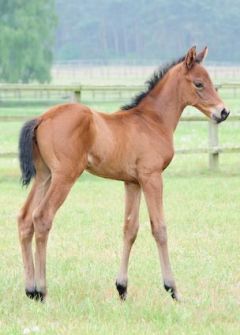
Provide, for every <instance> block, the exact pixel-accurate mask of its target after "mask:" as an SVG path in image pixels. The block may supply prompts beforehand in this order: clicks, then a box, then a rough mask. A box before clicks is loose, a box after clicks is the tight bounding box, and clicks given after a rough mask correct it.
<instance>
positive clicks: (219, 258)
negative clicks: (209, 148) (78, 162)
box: [0, 156, 240, 335]
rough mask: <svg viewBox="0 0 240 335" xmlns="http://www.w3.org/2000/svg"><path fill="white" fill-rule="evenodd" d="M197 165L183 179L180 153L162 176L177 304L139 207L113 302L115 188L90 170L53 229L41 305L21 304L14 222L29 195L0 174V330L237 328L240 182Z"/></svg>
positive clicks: (118, 229)
mask: <svg viewBox="0 0 240 335" xmlns="http://www.w3.org/2000/svg"><path fill="white" fill-rule="evenodd" d="M201 161H202V157H200V158H199V162H195V163H194V164H192V165H194V166H192V170H190V171H188V174H187V175H186V174H185V173H183V170H184V164H183V162H182V160H181V159H180V157H179V156H178V157H177V159H176V160H175V161H174V162H173V164H172V167H171V168H170V169H169V171H168V172H167V173H166V175H165V199H164V202H165V212H166V221H167V225H168V230H169V248H170V254H171V259H172V265H173V269H174V273H175V276H176V279H177V284H178V287H179V290H180V292H181V295H182V298H183V302H182V303H181V304H176V303H174V302H173V301H172V300H171V298H170V297H169V296H168V295H167V294H166V293H165V291H164V290H163V288H162V281H161V279H160V269H159V261H158V256H157V250H156V246H155V243H154V241H153V238H152V237H151V234H150V227H149V222H148V221H149V220H148V216H147V211H146V207H145V204H144V203H143V205H142V207H141V220H140V221H141V228H140V232H139V236H138V239H137V240H136V243H135V245H134V248H133V252H132V257H131V261H130V270H129V297H128V300H127V301H126V302H125V303H121V302H120V301H119V300H118V296H117V293H116V291H115V287H114V281H115V276H116V273H117V271H118V267H119V260H120V251H121V236H122V219H123V185H122V183H121V182H115V181H107V180H103V179H100V178H97V177H93V176H90V175H88V174H85V175H84V176H82V178H80V180H79V181H78V182H77V183H76V184H75V186H74V188H73V190H72V191H71V193H70V195H69V197H68V199H67V200H66V202H65V203H64V205H63V207H62V208H61V209H60V211H59V212H58V214H57V217H56V220H55V222H54V227H53V229H52V231H51V235H50V240H49V248H48V273H47V277H48V287H49V296H48V299H47V302H46V303H45V304H44V305H43V304H40V303H35V302H33V301H30V300H28V299H27V298H26V297H25V295H24V289H23V277H22V263H21V258H20V251H19V245H18V239H17V230H16V226H15V216H16V213H17V211H18V209H19V207H20V206H21V204H22V202H23V201H24V199H25V198H26V194H27V191H26V190H25V189H21V187H20V185H19V183H18V180H17V178H15V177H12V178H8V179H6V178H5V179H2V180H1V182H0V183H1V194H0V205H1V225H0V235H1V236H2V239H1V244H0V264H1V271H0V282H1V285H0V329H1V332H0V333H1V334H11V335H12V334H22V333H23V330H24V329H25V328H31V327H34V326H38V327H39V329H40V334H64V335H65V334H124V333H126V334H146V333H147V334H159V333H161V334H239V322H240V314H239V303H240V300H239V293H240V277H239V233H240V226H239V204H238V201H237V199H238V198H239V189H240V179H239V176H238V175H236V174H233V173H229V174H227V175H226V174H225V173H224V171H222V172H220V173H219V174H217V175H214V174H212V173H209V172H206V169H204V168H203V166H202V165H200V166H199V165H198V163H200V162H201ZM224 167H225V168H226V169H227V166H225V165H224ZM194 168H195V169H194Z"/></svg>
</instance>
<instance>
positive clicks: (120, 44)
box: [0, 0, 240, 82]
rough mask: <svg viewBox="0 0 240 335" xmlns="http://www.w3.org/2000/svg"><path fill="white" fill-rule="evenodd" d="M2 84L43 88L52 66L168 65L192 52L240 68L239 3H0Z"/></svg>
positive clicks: (101, 0)
mask: <svg viewBox="0 0 240 335" xmlns="http://www.w3.org/2000/svg"><path fill="white" fill-rule="evenodd" d="M0 32H1V33H0V80H1V82H3V81H7V82H19V81H20V82H29V81H39V82H46V81H49V80H50V69H51V65H52V62H53V61H54V60H58V61H68V60H88V61H89V62H91V61H93V60H96V59H98V60H102V61H104V62H106V63H107V62H108V60H115V61H116V62H117V61H119V60H125V61H129V60H137V61H139V62H140V61H142V60H145V61H146V62H151V61H152V60H155V61H156V60H158V59H159V61H166V60H171V59H173V58H175V57H180V56H181V55H182V54H184V53H185V52H186V50H187V49H188V48H189V47H190V46H192V45H193V44H196V45H198V46H199V47H203V46H205V45H208V47H209V50H210V52H209V58H208V59H209V60H212V61H221V62H238V63H239V62H240V39H239V36H240V6H239V1H238V0H231V1H228V0H202V1H199V0H188V1H184V0H168V1H166V0H151V1H148V0H138V1H132V0H88V1H79V0H68V1H65V0H41V1H39V0H31V1H29V0H11V1H5V0H0Z"/></svg>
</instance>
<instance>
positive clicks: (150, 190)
mask: <svg viewBox="0 0 240 335" xmlns="http://www.w3.org/2000/svg"><path fill="white" fill-rule="evenodd" d="M142 188H143V192H144V195H145V199H146V202H147V207H148V212H149V217H150V222H151V228H152V234H153V236H154V238H155V241H156V243H157V247H158V252H159V258H160V264H161V269H162V276H163V283H164V288H165V289H166V291H168V292H170V294H171V296H172V298H173V299H176V300H179V298H178V293H177V288H176V284H175V280H174V278H173V274H172V270H171V265H170V260H169V255H168V243H167V228H166V225H165V221H164V214H163V196H162V191H163V183H162V176H161V175H159V174H152V175H151V176H149V177H147V178H144V180H143V181H142Z"/></svg>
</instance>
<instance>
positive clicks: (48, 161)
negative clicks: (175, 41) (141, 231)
mask: <svg viewBox="0 0 240 335" xmlns="http://www.w3.org/2000/svg"><path fill="white" fill-rule="evenodd" d="M206 54H207V48H205V49H204V50H203V51H202V52H200V53H199V54H196V48H195V47H193V48H191V49H190V50H189V51H188V53H187V55H186V56H184V57H182V58H180V59H179V60H177V61H175V62H173V63H172V64H171V65H168V66H165V67H164V68H162V69H160V70H159V71H158V72H156V73H155V74H154V75H153V77H152V78H151V79H150V80H149V81H148V86H147V88H146V90H145V91H144V92H142V93H141V94H139V95H138V96H136V97H135V98H134V100H133V101H132V103H131V104H130V105H127V106H124V107H122V110H120V111H118V112H116V113H113V114H103V113H97V112H95V111H93V110H92V109H91V108H89V107H86V106H84V105H82V104H65V105H60V106H56V107H53V108H51V109H50V110H49V111H47V112H46V113H44V114H43V115H42V116H40V117H38V118H36V119H34V120H32V121H29V122H27V123H26V124H25V125H24V126H23V128H22V132H21V135H20V141H19V150H20V157H19V158H20V165H21V170H22V182H23V184H24V185H27V184H28V183H29V182H30V180H31V177H33V176H35V180H34V183H33V186H32V189H31V192H30V194H29V196H28V198H27V201H26V203H25V204H24V206H23V208H22V210H21V211H20V214H19V216H18V227H19V238H20V243H21V249H22V257H23V263H24V271H25V289H26V294H27V296H28V297H30V298H32V299H37V300H38V299H39V300H41V301H43V300H44V298H45V296H46V292H47V289H46V248H47V240H48V234H49V231H50V229H51V226H52V222H53V218H54V216H55V214H56V212H57V210H58V209H59V207H60V206H61V205H62V203H63V202H64V200H65V199H66V197H67V195H68V193H69V191H70V189H71V187H72V185H73V184H74V182H75V181H76V179H77V178H78V177H79V176H80V175H81V174H82V173H83V171H84V170H87V171H89V172H90V173H93V174H95V175H97V176H100V177H104V178H111V179H117V180H122V181H124V183H125V192H126V209H125V223H124V237H123V253H122V259H121V266H120V270H119V273H118V276H117V281H116V287H117V290H118V292H119V295H120V297H121V298H122V299H125V298H126V295H127V282H128V275H127V272H128V261H129V255H130V251H131V248H132V245H133V243H134V241H135V239H136V236H137V232H138V226H139V223H138V221H139V205H140V197H141V191H143V193H144V196H145V199H146V203H147V207H148V211H149V217H150V223H151V229H152V234H153V236H154V238H155V240H156V243H157V247H158V251H159V258H160V264H161V270H162V276H163V283H164V287H165V289H166V290H167V291H169V292H170V294H171V296H172V298H173V299H176V300H178V293H177V288H176V285H175V281H174V277H173V274H172V270H171V266H170V261H169V256H168V246H167V231H166V226H165V221H164V215H163V205H162V200H163V199H162V190H163V182H162V172H163V171H164V169H166V167H167V166H168V165H169V163H170V162H171V160H172V158H173V154H174V149H173V133H174V130H175V128H176V126H177V124H178V121H179V118H180V116H181V114H182V111H183V109H184V108H185V107H186V106H188V105H191V106H194V107H196V108H198V109H199V110H200V111H202V112H203V113H204V114H206V115H207V116H208V117H210V118H212V119H213V120H214V122H221V121H223V120H225V119H226V118H227V116H228V114H229V111H228V110H227V109H226V107H225V106H224V104H223V102H222V100H221V99H220V97H219V96H218V94H217V92H216V90H215V88H214V86H213V84H212V82H211V80H210V78H209V75H208V73H207V71H206V70H205V69H204V67H203V66H202V65H201V63H202V61H203V59H204V58H205V56H206ZM34 234H35V240H36V254H35V266H34V262H33V256H32V238H33V235H34Z"/></svg>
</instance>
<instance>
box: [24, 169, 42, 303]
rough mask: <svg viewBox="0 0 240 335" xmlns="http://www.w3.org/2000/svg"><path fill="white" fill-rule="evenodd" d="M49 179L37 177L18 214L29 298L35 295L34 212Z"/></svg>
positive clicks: (26, 288)
mask: <svg viewBox="0 0 240 335" xmlns="http://www.w3.org/2000/svg"><path fill="white" fill-rule="evenodd" d="M48 182H49V179H48V178H46V179H45V180H44V179H41V178H38V176H37V177H36V179H35V180H34V184H33V186H32V189H31V191H30V193H29V195H28V198H27V201H26V202H25V204H24V206H23V208H22V209H21V211H20V213H19V215H18V231H19V240H20V244H21V249H22V258H23V265H24V274H25V290H26V294H27V296H28V297H29V298H31V299H33V298H34V297H35V273H34V264H33V256H32V238H33V233H34V228H33V221H32V212H33V210H34V208H35V207H36V206H37V205H38V203H39V202H40V200H41V198H42V197H43V195H44V193H45V191H46V189H47V187H48Z"/></svg>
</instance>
